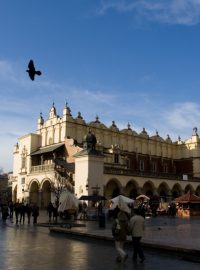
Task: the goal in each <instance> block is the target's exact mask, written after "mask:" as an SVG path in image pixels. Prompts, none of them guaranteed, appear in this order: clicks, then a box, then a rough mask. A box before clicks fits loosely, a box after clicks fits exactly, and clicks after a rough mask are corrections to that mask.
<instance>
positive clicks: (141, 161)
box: [140, 160, 144, 171]
mask: <svg viewBox="0 0 200 270" xmlns="http://www.w3.org/2000/svg"><path fill="white" fill-rule="evenodd" d="M140 171H144V160H140Z"/></svg>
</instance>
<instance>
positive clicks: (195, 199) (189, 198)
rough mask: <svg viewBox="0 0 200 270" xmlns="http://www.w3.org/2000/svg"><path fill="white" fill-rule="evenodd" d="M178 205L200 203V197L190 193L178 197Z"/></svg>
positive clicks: (176, 200)
mask: <svg viewBox="0 0 200 270" xmlns="http://www.w3.org/2000/svg"><path fill="white" fill-rule="evenodd" d="M175 202H177V203H200V197H199V196H196V195H194V194H191V193H190V192H188V193H186V194H184V195H182V196H180V197H178V198H176V199H175Z"/></svg>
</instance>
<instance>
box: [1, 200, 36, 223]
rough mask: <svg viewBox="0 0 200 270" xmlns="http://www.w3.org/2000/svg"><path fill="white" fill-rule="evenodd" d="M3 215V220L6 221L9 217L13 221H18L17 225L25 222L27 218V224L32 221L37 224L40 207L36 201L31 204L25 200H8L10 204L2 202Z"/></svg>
mask: <svg viewBox="0 0 200 270" xmlns="http://www.w3.org/2000/svg"><path fill="white" fill-rule="evenodd" d="M0 207H1V216H2V220H3V222H4V223H5V222H6V220H7V219H8V218H9V219H10V220H11V222H14V223H16V225H19V224H24V223H25V221H26V219H27V224H30V223H31V217H32V223H33V224H37V219H38V216H39V207H38V206H37V204H36V203H33V204H29V203H26V204H24V202H21V203H20V202H16V203H13V202H12V201H10V202H8V204H5V203H2V204H1V206H0Z"/></svg>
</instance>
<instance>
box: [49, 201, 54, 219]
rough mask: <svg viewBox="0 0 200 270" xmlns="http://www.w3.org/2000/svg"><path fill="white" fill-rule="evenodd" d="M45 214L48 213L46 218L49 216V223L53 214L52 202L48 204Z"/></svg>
mask: <svg viewBox="0 0 200 270" xmlns="http://www.w3.org/2000/svg"><path fill="white" fill-rule="evenodd" d="M47 212H48V216H49V223H50V222H51V218H52V215H53V213H54V206H53V203H52V202H49V204H48V206H47Z"/></svg>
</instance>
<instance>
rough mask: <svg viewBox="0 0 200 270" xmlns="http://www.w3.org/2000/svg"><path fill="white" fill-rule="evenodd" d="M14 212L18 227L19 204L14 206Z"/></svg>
mask: <svg viewBox="0 0 200 270" xmlns="http://www.w3.org/2000/svg"><path fill="white" fill-rule="evenodd" d="M14 212H15V220H16V225H18V221H19V202H16V203H15V204H14Z"/></svg>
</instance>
